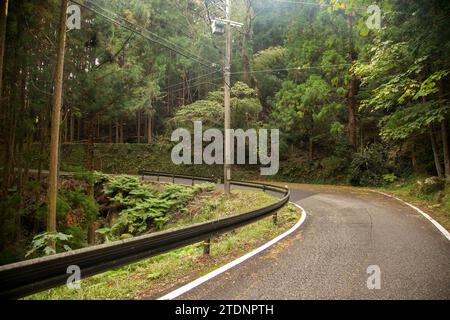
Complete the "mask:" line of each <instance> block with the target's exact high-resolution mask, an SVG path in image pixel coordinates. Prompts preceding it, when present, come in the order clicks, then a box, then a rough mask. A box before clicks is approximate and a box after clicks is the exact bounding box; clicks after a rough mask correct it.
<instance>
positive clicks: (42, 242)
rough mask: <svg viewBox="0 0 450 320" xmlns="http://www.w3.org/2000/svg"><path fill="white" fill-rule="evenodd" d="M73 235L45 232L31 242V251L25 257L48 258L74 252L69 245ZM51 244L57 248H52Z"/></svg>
mask: <svg viewBox="0 0 450 320" xmlns="http://www.w3.org/2000/svg"><path fill="white" fill-rule="evenodd" d="M70 238H72V236H71V235H67V234H64V233H61V232H44V233H40V234H38V235H36V236H35V237H34V238H33V241H32V242H31V249H30V251H28V252H27V254H26V255H25V257H29V256H31V255H33V256H43V255H45V256H48V255H52V254H55V253H57V252H61V251H70V250H72V249H71V248H70V247H69V246H68V245H67V243H68V241H69V239H70ZM51 243H54V244H55V248H53V247H52V246H50V244H51Z"/></svg>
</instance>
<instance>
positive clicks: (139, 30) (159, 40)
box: [70, 0, 216, 68]
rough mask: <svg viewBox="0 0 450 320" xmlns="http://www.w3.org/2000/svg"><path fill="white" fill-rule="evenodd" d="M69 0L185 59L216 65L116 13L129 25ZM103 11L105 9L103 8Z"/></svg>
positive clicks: (213, 66)
mask: <svg viewBox="0 0 450 320" xmlns="http://www.w3.org/2000/svg"><path fill="white" fill-rule="evenodd" d="M70 1H71V2H73V3H75V4H77V5H79V6H81V7H83V8H85V9H87V10H89V11H92V12H94V13H96V14H97V15H99V16H102V17H103V18H105V19H107V20H109V21H111V22H112V23H114V24H116V25H118V26H120V27H122V28H124V29H127V30H130V31H131V32H133V33H134V34H137V35H139V36H141V37H143V38H145V39H147V40H149V41H151V42H154V43H157V44H159V45H160V46H162V47H164V48H166V49H168V50H170V51H172V52H175V53H177V54H179V55H181V56H183V57H185V58H187V59H190V60H193V61H195V62H197V63H199V64H201V65H202V66H204V67H207V68H215V67H216V64H215V63H212V62H210V61H208V60H206V59H203V58H201V57H198V56H196V55H194V54H192V53H190V52H187V51H186V50H185V49H183V48H181V47H178V46H177V45H176V44H173V43H172V42H171V41H169V40H167V39H164V38H162V37H160V36H158V35H156V34H154V33H152V32H150V31H148V30H145V29H142V28H140V27H139V26H136V25H135V24H134V23H132V22H130V21H128V20H126V19H125V18H123V17H120V16H118V15H117V14H114V15H116V16H117V17H119V18H120V19H121V20H124V21H126V22H127V24H129V25H125V24H123V23H121V22H119V21H117V20H116V19H114V18H111V17H109V16H107V15H106V14H104V13H102V12H99V11H98V10H96V9H93V8H91V7H89V6H86V5H84V4H82V3H80V2H78V1H76V0H70ZM97 6H98V5H97ZM104 11H105V10H104ZM143 31H144V32H147V33H149V34H151V35H152V36H153V37H151V36H149V35H146V34H144V33H143ZM155 38H156V39H155ZM162 41H166V42H168V43H170V44H173V45H174V47H175V48H174V47H172V46H171V45H169V44H167V43H164V42H162ZM182 51H185V52H182Z"/></svg>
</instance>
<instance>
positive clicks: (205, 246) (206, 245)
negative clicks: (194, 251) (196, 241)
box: [203, 238, 211, 256]
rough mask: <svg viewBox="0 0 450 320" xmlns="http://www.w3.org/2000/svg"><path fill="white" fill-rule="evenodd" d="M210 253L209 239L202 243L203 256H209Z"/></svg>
mask: <svg viewBox="0 0 450 320" xmlns="http://www.w3.org/2000/svg"><path fill="white" fill-rule="evenodd" d="M210 253H211V238H208V239H206V240H205V241H203V255H205V256H206V255H209V254H210Z"/></svg>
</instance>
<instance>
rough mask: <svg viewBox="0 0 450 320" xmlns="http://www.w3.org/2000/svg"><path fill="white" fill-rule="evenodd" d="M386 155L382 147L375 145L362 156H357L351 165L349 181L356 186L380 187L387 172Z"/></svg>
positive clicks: (368, 148)
mask: <svg viewBox="0 0 450 320" xmlns="http://www.w3.org/2000/svg"><path fill="white" fill-rule="evenodd" d="M386 159H387V156H386V153H385V149H384V147H383V146H382V145H379V144H373V145H371V146H369V147H367V148H366V149H365V150H364V152H363V153H362V154H355V155H354V157H353V160H352V162H351V164H350V168H349V173H348V180H349V182H350V183H351V184H352V185H354V186H380V185H382V184H383V174H385V171H386V170H387V169H386V168H385V165H386Z"/></svg>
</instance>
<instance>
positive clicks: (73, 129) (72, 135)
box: [69, 111, 75, 143]
mask: <svg viewBox="0 0 450 320" xmlns="http://www.w3.org/2000/svg"><path fill="white" fill-rule="evenodd" d="M74 137H75V119H74V116H73V112H72V111H70V134H69V142H71V143H72V142H73V139H74Z"/></svg>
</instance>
